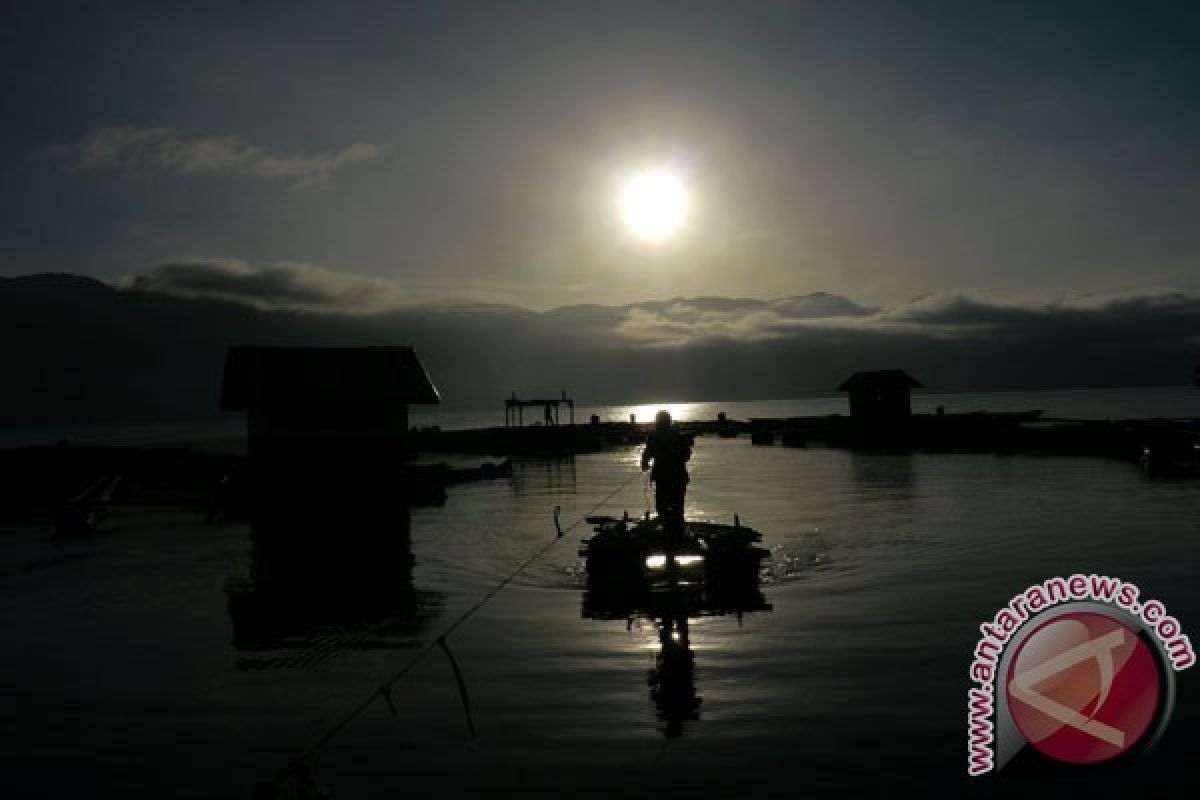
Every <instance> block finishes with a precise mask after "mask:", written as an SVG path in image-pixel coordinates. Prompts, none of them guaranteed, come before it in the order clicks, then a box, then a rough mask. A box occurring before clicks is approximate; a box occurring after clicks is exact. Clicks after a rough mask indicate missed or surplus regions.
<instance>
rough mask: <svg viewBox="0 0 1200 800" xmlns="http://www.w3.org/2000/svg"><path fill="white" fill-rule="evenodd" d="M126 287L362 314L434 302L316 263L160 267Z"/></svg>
mask: <svg viewBox="0 0 1200 800" xmlns="http://www.w3.org/2000/svg"><path fill="white" fill-rule="evenodd" d="M127 284H128V287H129V288H130V289H133V290H135V291H143V292H159V293H162V294H170V295H175V296H178V297H194V298H206V299H210V300H223V301H228V302H237V303H243V304H246V305H250V306H254V307H255V308H260V309H264V310H271V311H279V310H287V311H316V312H328V313H341V314H354V315H361V314H372V313H380V312H384V311H394V310H396V309H401V308H411V307H413V306H416V305H421V304H424V303H427V302H429V298H427V297H423V296H418V295H415V294H413V293H411V292H406V291H405V290H403V289H402V288H401V287H400V286H398V285H397V284H395V283H393V282H392V281H388V280H384V279H382V278H368V277H365V276H361V275H349V274H346V273H344V272H337V271H334V270H331V269H327V268H325V267H321V266H317V265H313V264H296V263H284V264H276V265H271V266H253V265H251V264H248V263H246V262H245V261H241V260H239V259H234V258H201V259H191V260H179V261H170V262H166V263H162V264H157V265H155V266H154V267H152V268H151V269H150V270H148V271H147V272H146V273H145V274H143V275H138V276H135V277H133V278H132V279H130V280H129V281H128V282H127Z"/></svg>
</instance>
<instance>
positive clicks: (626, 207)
mask: <svg viewBox="0 0 1200 800" xmlns="http://www.w3.org/2000/svg"><path fill="white" fill-rule="evenodd" d="M687 212H688V193H687V189H685V188H684V186H683V183H682V182H681V181H680V180H679V179H678V178H677V177H675V176H674V175H672V174H671V173H670V172H667V171H666V170H661V169H656V170H651V171H649V172H643V173H641V174H640V175H637V176H636V177H634V178H633V179H632V180H630V181H629V183H627V184H625V189H624V190H623V191H622V192H621V218H622V219H623V220H624V221H625V225H626V226H627V227H628V228H629V230H631V231H632V232H633V233H634V235H636V236H638V237H639V238H641V239H646V240H647V241H652V242H657V241H662V240H663V239H666V238H669V237H670V236H671V235H672V234H674V233H675V232H676V231H678V230H679V228H680V227H681V226H682V225H683V222H684V220H685V219H687Z"/></svg>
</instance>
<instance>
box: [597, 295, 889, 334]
mask: <svg viewBox="0 0 1200 800" xmlns="http://www.w3.org/2000/svg"><path fill="white" fill-rule="evenodd" d="M877 311H878V309H875V308H871V307H868V306H861V305H859V304H857V303H855V302H853V301H852V300H849V299H847V298H845V297H840V296H838V295H834V294H829V293H827V292H813V293H812V294H806V295H798V296H795V297H784V298H778V299H775V300H756V299H750V298H723V297H696V298H689V299H683V298H679V299H675V300H671V301H669V302H666V303H639V304H637V305H633V306H629V307H628V308H627V309H626V311H625V315H624V318H623V319H621V320H620V321H619V322H618V324H617V326H616V332H617V333H619V334H621V335H622V336H625V337H626V338H628V339H632V340H634V341H636V342H639V343H642V344H647V345H661V346H679V345H686V344H690V343H692V342H695V341H697V340H704V339H732V340H736V341H763V340H767V339H778V338H782V337H784V336H787V335H788V334H789V333H790V332H793V331H795V330H796V329H797V328H799V327H802V326H803V325H805V324H817V323H818V322H819V321H826V322H827V323H828V324H837V322H838V321H843V320H857V319H862V318H867V317H870V316H871V315H873V314H875V313H876V312H877Z"/></svg>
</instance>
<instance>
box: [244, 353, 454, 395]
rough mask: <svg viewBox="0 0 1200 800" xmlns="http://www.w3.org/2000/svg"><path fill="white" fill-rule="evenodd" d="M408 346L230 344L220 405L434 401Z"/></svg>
mask: <svg viewBox="0 0 1200 800" xmlns="http://www.w3.org/2000/svg"><path fill="white" fill-rule="evenodd" d="M440 399H441V398H440V397H439V396H438V391H437V389H436V388H435V387H434V385H433V382H432V381H431V380H430V379H429V375H428V373H426V372H425V367H424V366H422V365H421V361H420V359H418V358H417V354H416V353H415V352H413V349H412V348H411V347H230V348H229V350H228V351H227V352H226V354H225V376H224V380H223V381H222V384H221V410H223V411H243V410H246V409H249V408H272V407H274V408H278V407H297V406H299V407H306V406H308V407H311V406H321V405H346V404H351V405H353V404H358V403H361V404H364V405H367V404H380V403H384V404H390V403H437V402H439V401H440Z"/></svg>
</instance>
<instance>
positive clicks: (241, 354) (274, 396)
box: [221, 347, 440, 482]
mask: <svg viewBox="0 0 1200 800" xmlns="http://www.w3.org/2000/svg"><path fill="white" fill-rule="evenodd" d="M439 400H440V397H439V396H438V391H437V389H436V388H435V387H434V385H433V382H432V381H431V380H430V379H429V375H428V374H427V373H426V371H425V368H424V367H423V366H422V364H421V362H420V360H419V359H418V358H417V355H416V353H415V352H414V351H413V349H412V348H411V347H351V348H339V347H231V348H229V350H228V353H227V354H226V357H225V375H224V381H223V383H222V386H221V410H222V411H245V412H246V421H247V441H248V451H249V455H250V463H251V468H252V470H253V471H254V473H255V475H256V477H257V478H259V479H274V478H277V477H279V478H283V479H285V480H295V479H297V478H298V477H300V476H303V477H306V478H312V479H316V480H325V479H329V478H342V477H347V478H349V477H352V476H353V477H362V476H363V475H364V474H365V471H367V470H375V471H376V473H378V472H379V471H380V470H384V471H386V470H388V469H389V467H393V466H395V465H396V464H397V463H400V462H403V461H404V460H406V459H407V458H408V457H410V456H411V455H412V453H413V450H412V447H411V445H410V442H409V430H408V406H409V405H410V404H413V403H425V404H432V403H437V402H439ZM306 482H307V481H306Z"/></svg>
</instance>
